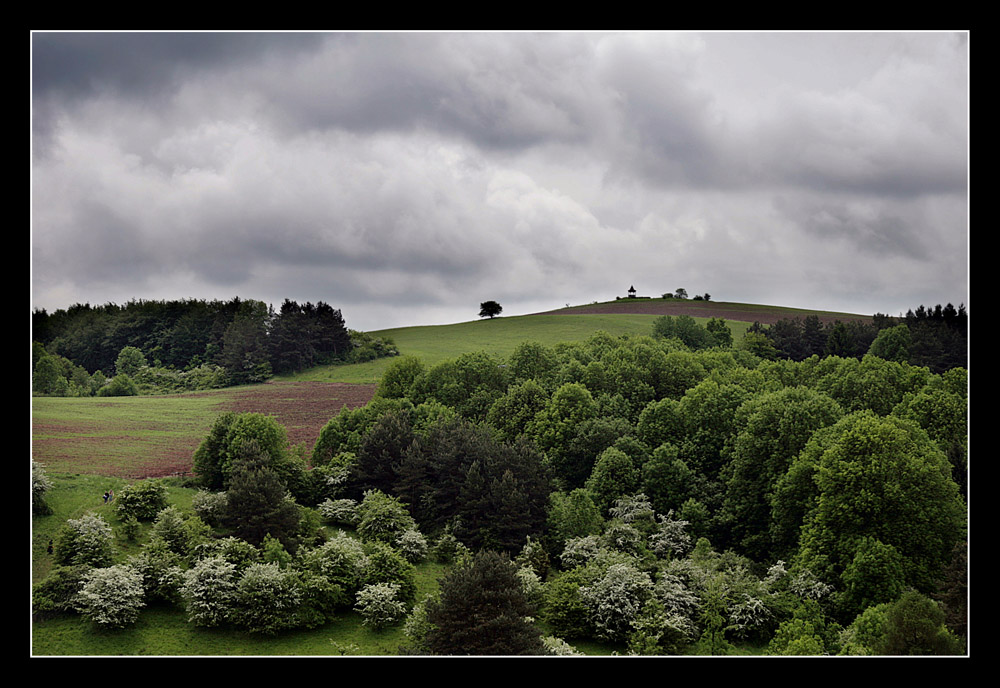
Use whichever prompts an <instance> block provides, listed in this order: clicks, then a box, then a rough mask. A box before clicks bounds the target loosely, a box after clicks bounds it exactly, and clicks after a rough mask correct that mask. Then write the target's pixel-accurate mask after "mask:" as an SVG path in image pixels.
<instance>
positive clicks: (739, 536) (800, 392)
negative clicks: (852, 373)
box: [722, 387, 843, 560]
mask: <svg viewBox="0 0 1000 688" xmlns="http://www.w3.org/2000/svg"><path fill="white" fill-rule="evenodd" d="M842 415H843V411H842V410H841V408H840V405H839V404H838V403H837V402H835V401H834V400H833V399H831V398H830V397H828V396H826V395H825V394H822V393H821V392H817V391H814V390H811V389H808V388H805V387H790V388H786V389H782V390H779V391H776V392H769V393H765V394H761V395H758V396H756V397H754V398H753V399H751V400H749V401H747V402H746V403H744V404H743V405H742V406H740V408H739V410H738V412H737V414H736V418H735V421H734V424H735V427H736V428H737V432H736V434H735V437H734V438H733V440H732V448H731V450H730V452H729V454H730V456H731V458H730V461H729V463H728V464H727V465H726V467H725V469H724V470H723V473H722V477H723V479H724V480H725V481H726V495H725V507H726V509H727V510H728V512H729V513H730V514H731V516H732V523H733V534H732V536H733V539H734V541H736V542H738V543H739V544H740V545H741V548H742V551H743V552H746V553H747V554H749V555H751V556H753V557H754V558H757V559H763V560H766V559H769V558H771V557H773V556H775V555H776V546H775V545H774V544H773V543H772V542H771V537H770V520H771V519H770V517H771V513H770V512H771V499H772V495H773V493H774V490H775V486H776V484H777V483H778V481H779V480H780V479H781V477H782V476H783V475H784V474H785V473H786V472H787V471H788V469H789V467H790V466H791V464H792V462H793V460H794V459H795V458H796V456H798V454H799V453H800V452H801V450H802V449H803V448H804V447H805V445H806V443H807V442H808V441H809V440H810V438H811V437H812V435H813V434H814V433H815V432H816V430H819V429H821V428H823V427H827V426H830V425H833V424H834V423H835V422H836V421H838V420H840V418H841V416H842Z"/></svg>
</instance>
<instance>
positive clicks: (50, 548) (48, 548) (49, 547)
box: [45, 540, 52, 554]
mask: <svg viewBox="0 0 1000 688" xmlns="http://www.w3.org/2000/svg"><path fill="white" fill-rule="evenodd" d="M45 551H46V552H48V553H49V554H52V540H49V546H48V547H47V548H46V549H45Z"/></svg>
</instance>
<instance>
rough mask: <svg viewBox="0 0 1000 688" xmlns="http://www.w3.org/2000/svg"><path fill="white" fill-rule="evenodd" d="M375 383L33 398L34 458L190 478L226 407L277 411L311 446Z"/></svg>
mask: <svg viewBox="0 0 1000 688" xmlns="http://www.w3.org/2000/svg"><path fill="white" fill-rule="evenodd" d="M374 393H375V385H353V384H341V383H324V382H272V383H268V384H264V385H258V386H255V387H248V388H240V389H234V390H219V391H213V392H200V393H194V394H176V395H166V396H153V397H120V398H117V399H110V398H105V399H102V400H96V399H68V398H61V399H60V398H36V399H35V400H33V411H32V448H31V451H32V457H33V458H34V459H35V460H37V461H39V462H41V463H42V464H44V465H45V467H46V469H47V470H50V471H58V472H69V473H86V474H94V475H107V476H118V477H122V478H128V479H137V478H146V477H160V476H166V475H185V474H188V473H190V472H191V466H192V458H193V456H194V452H195V450H196V449H197V448H198V445H199V444H201V441H202V440H203V439H204V437H205V436H206V434H207V433H208V430H209V428H211V426H212V423H213V422H214V421H215V419H216V418H217V417H218V416H219V414H221V413H223V412H225V411H237V412H248V411H250V412H256V413H264V414H268V415H272V416H274V417H275V418H276V419H277V420H278V422H279V423H281V424H282V425H283V426H284V427H285V428H286V430H287V431H288V439H289V442H290V443H292V444H300V443H304V444H305V445H306V447H307V448H309V449H311V448H312V446H313V444H315V442H316V439H317V438H318V437H319V433H320V430H322V429H323V426H324V425H325V424H326V423H327V421H329V420H330V418H332V417H333V416H335V415H336V414H337V413H338V412H339V411H340V409H341V408H343V407H344V406H348V407H350V408H356V407H358V406H363V405H364V404H366V403H368V401H369V400H371V398H372V395H373V394H374Z"/></svg>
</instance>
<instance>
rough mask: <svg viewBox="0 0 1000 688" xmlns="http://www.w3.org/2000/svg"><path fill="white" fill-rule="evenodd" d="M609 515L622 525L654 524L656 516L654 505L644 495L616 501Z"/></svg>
mask: <svg viewBox="0 0 1000 688" xmlns="http://www.w3.org/2000/svg"><path fill="white" fill-rule="evenodd" d="M608 514H609V515H610V516H611V518H613V519H618V520H620V521H621V522H622V523H641V522H644V521H648V522H652V521H653V519H654V517H655V516H656V512H655V511H654V510H653V505H652V503H650V501H649V499H648V498H647V497H646V495H644V494H642V493H640V494H635V495H628V496H625V497H622V498H620V499H617V500H615V503H614V506H612V507H610V508H609V509H608Z"/></svg>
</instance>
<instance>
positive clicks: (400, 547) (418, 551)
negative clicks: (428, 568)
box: [394, 528, 430, 564]
mask: <svg viewBox="0 0 1000 688" xmlns="http://www.w3.org/2000/svg"><path fill="white" fill-rule="evenodd" d="M394 544H395V547H396V550H397V551H398V552H399V553H400V554H402V555H403V556H404V557H405V558H406V560H407V561H409V562H410V563H413V564H416V563H419V562H421V561H423V560H424V559H425V558H426V557H427V552H428V550H429V549H430V545H429V544H428V543H427V538H426V537H424V534H423V533H421V532H420V531H419V530H417V529H415V528H411V529H410V530H407V531H406V532H404V533H401V534H400V535H399V537H397V538H396V542H395V543H394Z"/></svg>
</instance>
